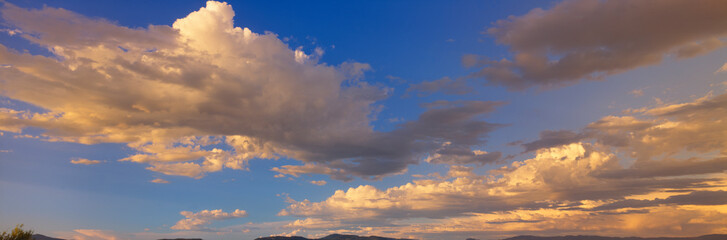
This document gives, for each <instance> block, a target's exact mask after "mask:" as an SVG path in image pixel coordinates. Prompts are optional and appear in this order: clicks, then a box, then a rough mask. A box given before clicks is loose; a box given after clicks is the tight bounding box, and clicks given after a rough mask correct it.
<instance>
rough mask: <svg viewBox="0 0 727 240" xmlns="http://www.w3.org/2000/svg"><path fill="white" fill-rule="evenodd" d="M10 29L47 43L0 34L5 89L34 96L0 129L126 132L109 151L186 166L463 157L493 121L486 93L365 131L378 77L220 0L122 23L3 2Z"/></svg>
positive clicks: (302, 169)
mask: <svg viewBox="0 0 727 240" xmlns="http://www.w3.org/2000/svg"><path fill="white" fill-rule="evenodd" d="M1 13H2V18H3V20H4V21H5V23H6V25H8V26H11V27H13V29H12V32H13V33H14V34H17V35H18V36H22V37H24V38H26V39H28V40H29V41H31V42H33V43H36V44H38V45H40V46H43V47H46V48H47V49H48V50H49V51H50V52H51V54H50V55H51V56H42V55H32V54H28V53H21V52H17V51H15V50H12V49H8V48H7V47H6V46H4V45H0V64H2V65H3V66H4V67H3V68H0V79H1V80H0V89H2V91H1V92H0V94H2V95H3V96H5V97H9V98H10V99H13V100H18V101H22V102H27V103H30V104H33V105H35V106H38V107H40V108H43V109H45V110H46V111H44V112H30V111H26V110H22V109H9V108H1V109H0V130H1V131H9V132H15V133H22V132H23V129H25V128H28V127H35V128H41V129H44V130H45V132H44V133H43V134H42V138H43V139H45V140H48V141H68V142H78V143H83V144H95V143H103V142H113V143H126V144H128V146H129V147H131V148H133V149H134V150H136V153H135V154H133V155H130V156H128V157H126V158H123V159H121V161H128V162H136V163H143V164H148V165H149V167H148V168H147V169H149V170H152V171H156V172H160V173H164V174H168V175H180V176H188V177H194V178H200V177H202V176H204V175H205V174H206V173H209V172H216V171H220V170H222V169H224V168H229V169H246V162H247V161H248V160H249V159H253V158H265V159H276V158H280V157H286V158H292V159H297V160H300V161H302V162H304V165H295V166H293V165H291V166H283V167H280V168H277V170H279V172H281V173H282V174H290V175H296V174H306V173H321V174H331V175H332V176H334V177H336V178H338V179H351V178H352V177H353V176H359V177H365V178H376V177H380V176H385V175H387V174H396V173H401V172H403V171H405V170H406V166H407V165H408V164H412V163H416V162H418V161H419V160H421V159H424V158H425V157H426V156H428V155H430V154H439V155H456V156H459V158H460V159H463V163H472V162H478V163H485V162H491V161H494V160H495V158H496V157H497V155H496V153H495V155H488V157H486V158H485V157H482V156H479V155H477V154H474V151H475V150H477V149H475V148H477V147H481V146H482V144H483V143H484V137H485V135H486V134H487V133H488V132H489V131H491V130H493V129H494V128H495V127H497V125H495V124H490V123H486V122H483V121H482V120H480V118H481V117H482V115H483V114H486V113H488V112H491V111H493V109H494V107H495V106H497V105H499V104H500V103H495V102H438V103H435V104H432V105H430V106H427V107H428V110H427V111H426V112H425V113H424V114H422V115H421V116H420V118H419V119H418V120H416V121H412V122H408V123H403V124H401V125H400V126H399V128H398V129H396V130H394V131H391V132H377V131H374V130H373V128H372V126H371V124H370V121H371V120H372V119H373V117H374V115H375V112H376V111H375V109H377V107H376V106H375V105H374V104H375V102H376V101H378V100H380V99H382V98H385V97H386V96H387V91H388V89H386V88H380V87H374V86H370V85H368V84H366V83H365V82H363V81H360V79H361V77H362V75H363V73H364V72H365V71H366V70H368V69H369V68H370V67H369V66H368V65H367V64H363V63H357V62H345V63H342V64H340V65H338V66H330V65H327V64H324V63H319V62H318V61H317V60H318V58H319V57H320V54H322V51H321V50H316V51H314V53H313V54H306V53H304V52H303V51H302V50H292V49H291V48H289V46H288V45H286V44H285V43H284V42H282V41H281V40H279V39H278V38H277V36H276V35H275V34H273V33H265V34H258V33H254V32H252V31H250V29H248V28H241V27H235V26H234V24H233V16H234V15H235V13H234V12H233V10H232V7H231V6H230V5H228V4H226V3H220V2H215V1H209V2H207V5H206V7H203V8H201V9H200V10H198V11H196V12H193V13H191V14H189V15H188V16H186V17H184V18H181V19H178V20H176V21H175V22H174V24H173V25H172V26H149V27H147V28H127V27H123V26H119V25H117V24H114V23H111V22H108V21H105V20H98V19H89V18H86V17H84V16H80V15H78V14H75V13H72V12H69V11H67V10H63V9H55V8H50V7H45V8H43V9H39V10H26V9H22V8H19V7H16V6H14V5H12V4H10V3H4V6H3V8H2V11H1Z"/></svg>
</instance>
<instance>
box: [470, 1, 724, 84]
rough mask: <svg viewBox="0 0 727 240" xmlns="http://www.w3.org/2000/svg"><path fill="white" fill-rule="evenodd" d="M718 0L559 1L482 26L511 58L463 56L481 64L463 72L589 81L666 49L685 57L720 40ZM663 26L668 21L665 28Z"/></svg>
mask: <svg viewBox="0 0 727 240" xmlns="http://www.w3.org/2000/svg"><path fill="white" fill-rule="evenodd" d="M725 8H727V3H725V2H724V1H719V0H714V1H709V0H707V1H699V2H690V1H672V0H667V1H658V2H656V3H654V2H643V1H637V2H631V1H597V0H587V1H570V0H568V1H563V2H560V3H558V4H556V5H555V6H554V7H552V8H550V9H545V10H544V9H540V8H536V9H533V10H531V11H530V12H528V13H527V14H525V15H522V16H511V17H509V18H507V19H503V20H499V21H497V22H496V23H494V24H493V26H492V27H491V28H489V29H487V31H486V34H488V35H490V36H493V37H494V38H495V40H496V41H497V43H499V44H503V45H506V46H508V47H509V48H510V51H511V52H512V55H513V57H512V58H511V59H502V60H486V59H484V60H477V58H473V57H472V56H468V57H467V60H466V61H465V60H464V59H463V62H465V63H467V65H469V66H474V65H478V66H481V69H479V71H478V72H476V73H475V74H473V75H471V76H470V77H475V78H483V79H485V80H486V81H487V84H490V85H501V86H506V87H508V88H510V89H514V90H519V89H525V88H529V87H532V86H539V87H546V88H547V87H557V86H563V85H569V84H574V83H575V82H577V81H579V80H581V79H587V80H597V79H601V78H603V77H605V76H608V75H612V74H616V73H620V72H624V71H628V70H631V69H634V68H638V67H643V66H649V65H655V64H658V63H659V62H661V61H662V59H663V58H665V57H667V56H671V55H674V56H675V57H677V58H691V57H694V56H698V55H701V54H705V53H708V52H711V51H714V50H716V49H719V48H722V47H724V46H725V43H724V42H723V40H722V39H723V38H724V37H726V36H727V24H725V22H727V16H725V14H723V13H722V12H723V11H721V10H722V9H725ZM666 26H668V27H666Z"/></svg>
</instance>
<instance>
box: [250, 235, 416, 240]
mask: <svg viewBox="0 0 727 240" xmlns="http://www.w3.org/2000/svg"><path fill="white" fill-rule="evenodd" d="M255 240H411V239H399V238H386V237H377V236H370V237H361V236H356V235H341V234H331V235H328V236H326V237H323V238H315V239H310V238H304V237H298V236H295V237H279V236H278V237H262V238H256V239H255Z"/></svg>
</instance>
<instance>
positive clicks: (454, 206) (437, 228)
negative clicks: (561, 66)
mask: <svg viewBox="0 0 727 240" xmlns="http://www.w3.org/2000/svg"><path fill="white" fill-rule="evenodd" d="M726 99H727V94H724V95H718V96H712V94H711V93H710V94H707V95H706V96H704V97H702V98H698V99H694V100H692V101H689V102H685V103H677V104H662V105H660V106H656V107H651V108H642V109H630V110H628V111H624V114H625V116H606V117H603V118H601V119H600V120H598V121H596V122H593V123H591V124H588V125H587V126H586V127H584V128H583V129H581V130H578V131H565V130H564V131H544V132H542V133H541V134H540V139H538V140H536V141H532V142H528V143H520V144H521V145H522V146H523V148H524V149H525V150H526V151H527V152H534V153H535V156H534V157H532V158H530V159H526V160H522V161H515V162H513V163H511V164H509V165H507V166H504V167H501V168H498V169H494V170H491V171H490V172H488V173H487V174H484V175H480V174H477V173H475V172H473V170H474V168H473V167H466V166H461V165H451V166H450V170H449V171H448V172H447V174H446V175H445V176H442V175H440V174H439V173H436V174H430V178H426V177H423V176H422V178H423V179H419V180H413V181H412V182H409V183H406V184H403V185H400V186H394V187H389V188H385V189H379V188H376V187H374V186H370V185H360V186H358V187H352V188H348V189H341V190H337V191H335V192H334V193H333V194H332V195H331V196H329V197H328V198H326V199H324V200H322V201H317V202H313V201H310V200H307V199H303V200H300V201H297V200H292V199H291V200H290V201H289V203H290V204H289V206H288V207H286V208H285V209H283V210H281V211H280V213H279V215H283V216H293V217H298V218H300V219H301V220H300V221H298V222H297V223H296V224H295V227H296V228H300V229H309V230H311V231H319V230H317V229H319V228H321V226H326V228H331V229H333V230H335V231H341V232H345V231H364V230H361V229H360V228H358V226H375V229H372V230H365V231H364V232H366V233H367V234H375V233H384V232H391V233H392V234H393V236H400V237H404V236H412V235H414V236H417V238H423V239H441V238H442V237H443V236H446V237H447V238H453V237H456V236H460V235H462V237H469V236H466V234H474V235H477V236H483V237H488V238H492V237H498V236H502V237H507V236H511V235H515V234H540V235H542V234H552V235H556V234H557V235H563V234H584V233H588V234H604V235H614V236H626V235H642V236H653V233H654V231H656V232H659V233H666V234H667V235H669V234H671V235H683V234H684V232H690V233H691V234H692V235H698V234H706V233H720V232H722V231H723V227H722V225H723V224H724V223H725V220H724V217H725V216H727V202H726V201H725V200H724V199H725V197H724V196H723V195H725V191H727V188H725V186H727V185H725V184H727V175H725V173H726V172H725V171H727V158H725V157H724V154H726V152H725V150H727V144H726V143H727V138H725V136H727V129H726V128H725V124H723V123H722V119H725V118H727V100H726ZM665 217H667V218H669V219H662V218H665ZM694 219H699V220H698V221H695V220H694ZM291 226H292V225H291ZM674 226H679V227H678V228H674ZM392 234H389V235H392Z"/></svg>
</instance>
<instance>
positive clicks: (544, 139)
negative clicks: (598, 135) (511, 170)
mask: <svg viewBox="0 0 727 240" xmlns="http://www.w3.org/2000/svg"><path fill="white" fill-rule="evenodd" d="M586 137H587V135H586V134H582V133H576V132H573V131H568V130H561V131H550V130H546V131H542V132H541V133H540V138H539V139H538V140H536V141H532V142H528V143H523V144H522V146H523V148H525V152H530V151H534V150H538V149H541V148H550V147H555V146H561V145H567V144H571V143H574V142H579V141H581V140H582V139H584V138H586Z"/></svg>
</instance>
